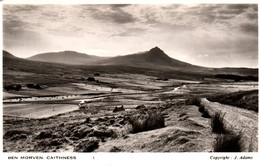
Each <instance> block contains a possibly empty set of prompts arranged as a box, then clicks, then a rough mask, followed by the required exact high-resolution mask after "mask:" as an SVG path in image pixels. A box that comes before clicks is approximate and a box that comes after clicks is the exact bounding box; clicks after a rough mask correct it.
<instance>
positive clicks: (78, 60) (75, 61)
mask: <svg viewBox="0 0 260 167" xmlns="http://www.w3.org/2000/svg"><path fill="white" fill-rule="evenodd" d="M100 59H103V58H102V57H98V56H91V55H87V54H84V53H78V52H75V51H63V52H50V53H42V54H37V55H35V56H32V57H29V58H28V60H32V61H40V62H49V63H61V64H71V65H83V64H91V63H92V62H94V61H97V60H100Z"/></svg>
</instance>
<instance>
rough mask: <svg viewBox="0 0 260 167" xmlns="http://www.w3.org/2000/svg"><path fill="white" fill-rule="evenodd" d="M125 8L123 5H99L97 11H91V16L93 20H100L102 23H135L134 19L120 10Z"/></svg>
mask: <svg viewBox="0 0 260 167" xmlns="http://www.w3.org/2000/svg"><path fill="white" fill-rule="evenodd" d="M123 7H126V6H125V5H123V6H122V5H112V6H107V5H99V7H98V10H96V9H94V10H92V13H91V16H92V17H93V18H94V19H98V20H102V21H104V22H107V21H110V22H113V23H116V24H126V23H133V22H135V21H136V18H135V17H134V16H133V15H132V14H130V13H127V12H125V11H124V10H123V9H122V8H123Z"/></svg>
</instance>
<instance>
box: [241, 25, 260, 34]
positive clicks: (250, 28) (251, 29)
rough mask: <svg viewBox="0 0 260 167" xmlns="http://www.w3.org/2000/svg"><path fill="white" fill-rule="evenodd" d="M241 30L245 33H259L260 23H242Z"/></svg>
mask: <svg viewBox="0 0 260 167" xmlns="http://www.w3.org/2000/svg"><path fill="white" fill-rule="evenodd" d="M240 29H241V31H243V32H245V33H250V34H251V33H252V34H254V35H257V34H258V25H257V24H251V23H242V24H240Z"/></svg>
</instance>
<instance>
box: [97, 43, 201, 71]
mask: <svg viewBox="0 0 260 167" xmlns="http://www.w3.org/2000/svg"><path fill="white" fill-rule="evenodd" d="M97 64H99V65H123V66H131V67H146V68H164V69H165V68H166V69H167V68H174V69H176V68H182V69H183V68H203V67H199V66H195V65H191V64H189V63H185V62H182V61H179V60H176V59H173V58H171V57H169V56H168V55H167V54H165V53H164V51H162V50H161V49H160V48H158V47H154V48H152V49H150V50H149V51H146V52H142V53H136V54H130V55H126V56H117V57H112V58H107V59H103V60H100V61H97Z"/></svg>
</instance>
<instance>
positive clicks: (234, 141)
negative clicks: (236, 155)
mask: <svg viewBox="0 0 260 167" xmlns="http://www.w3.org/2000/svg"><path fill="white" fill-rule="evenodd" d="M241 139H242V134H241V133H239V134H235V133H233V132H231V133H228V134H221V135H218V136H217V138H216V141H215V143H214V152H242V150H243V143H242V140H241Z"/></svg>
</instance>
